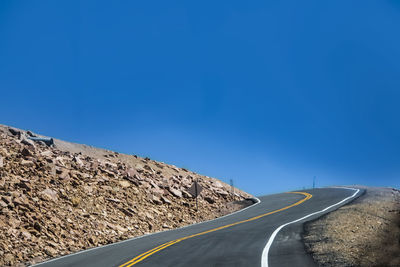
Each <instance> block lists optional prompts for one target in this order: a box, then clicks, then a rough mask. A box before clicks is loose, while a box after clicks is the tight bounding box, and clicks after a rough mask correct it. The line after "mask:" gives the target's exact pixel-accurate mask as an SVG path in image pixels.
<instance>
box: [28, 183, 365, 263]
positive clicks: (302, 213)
mask: <svg viewBox="0 0 400 267" xmlns="http://www.w3.org/2000/svg"><path fill="white" fill-rule="evenodd" d="M362 193H363V191H362V190H358V189H349V188H348V189H345V188H320V189H312V190H303V191H297V192H289V193H282V194H274V195H267V196H263V197H259V200H260V201H259V203H257V204H254V205H252V206H250V207H248V208H247V209H245V210H242V211H240V212H236V213H234V214H231V215H228V216H225V217H222V218H219V219H216V220H212V221H208V222H204V223H200V224H195V225H191V226H188V227H184V228H180V229H175V230H170V231H165V232H160V233H156V234H151V235H146V236H143V237H139V238H135V239H130V240H127V241H122V242H119V243H115V244H112V245H107V246H103V247H99V248H95V249H90V250H86V251H82V252H79V253H75V254H72V255H68V256H64V257H60V258H56V259H53V260H50V261H47V262H44V263H41V264H37V265H35V266H40V267H45V266H46V267H47V266H60V267H61V266H87V267H89V266H96V267H101V266H120V267H130V266H135V267H136V266H137V267H139V266H174V267H178V266H190V267H197V266H199V267H204V266H262V267H268V266H269V267H275V266H279V267H282V266H316V265H315V263H314V262H313V260H312V258H311V256H310V255H308V254H307V253H306V252H305V249H304V245H303V243H302V240H301V232H302V229H303V223H304V222H305V221H308V220H313V219H315V218H317V217H319V216H321V215H323V214H325V213H327V212H330V211H332V210H335V209H337V208H339V207H340V206H342V205H344V204H346V203H348V202H350V201H352V200H353V199H354V198H356V197H358V196H359V195H361V194H362Z"/></svg>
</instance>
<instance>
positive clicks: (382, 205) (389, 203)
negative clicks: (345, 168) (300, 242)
mask: <svg viewBox="0 0 400 267" xmlns="http://www.w3.org/2000/svg"><path fill="white" fill-rule="evenodd" d="M364 189H366V192H365V194H364V195H363V196H361V197H360V198H358V199H356V200H355V201H354V202H352V203H351V204H349V205H346V206H344V207H341V208H340V209H338V210H337V211H334V212H332V213H329V214H328V215H326V216H324V217H322V218H321V219H318V220H316V221H314V222H310V223H308V224H306V226H305V234H304V241H305V245H306V248H307V249H308V251H309V252H310V253H311V254H312V255H313V257H314V259H315V261H316V262H317V263H318V264H319V265H320V266H393V267H394V266H400V191H399V190H396V189H393V188H373V187H366V188H365V187H364Z"/></svg>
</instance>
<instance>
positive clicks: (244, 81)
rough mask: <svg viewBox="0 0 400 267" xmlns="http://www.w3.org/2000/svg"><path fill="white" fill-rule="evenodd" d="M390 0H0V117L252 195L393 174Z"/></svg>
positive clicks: (396, 97)
mask: <svg viewBox="0 0 400 267" xmlns="http://www.w3.org/2000/svg"><path fill="white" fill-rule="evenodd" d="M399 29H400V2H398V1H383V0H382V1H265V0H264V1H248V2H246V3H244V2H243V1H233V0H230V1H201V3H195V2H193V1H1V2H0V36H1V41H0V95H1V100H0V103H1V105H0V114H1V117H0V123H2V124H7V125H12V126H15V127H19V128H24V129H31V130H33V131H36V132H39V133H43V134H47V135H50V136H54V137H56V138H60V139H64V140H68V141H73V142H78V143H85V144H90V145H94V146H98V147H104V148H108V149H112V150H116V151H119V152H123V153H128V154H138V155H141V156H149V157H151V158H152V159H155V160H160V161H164V162H167V163H171V164H175V165H178V166H182V167H186V168H189V169H191V170H194V171H197V172H199V173H202V174H205V175H209V176H214V177H217V178H220V179H221V180H223V181H228V182H229V179H233V180H234V182H235V184H236V185H237V186H238V187H240V188H242V189H244V190H246V191H248V192H250V193H253V194H256V195H260V194H266V193H272V192H280V191H286V190H293V189H298V188H303V187H311V186H312V177H313V176H316V177H317V186H327V185H335V184H336V185H339V184H346V185H347V184H365V185H373V186H393V187H400V179H399V176H400V120H399V115H400V34H399Z"/></svg>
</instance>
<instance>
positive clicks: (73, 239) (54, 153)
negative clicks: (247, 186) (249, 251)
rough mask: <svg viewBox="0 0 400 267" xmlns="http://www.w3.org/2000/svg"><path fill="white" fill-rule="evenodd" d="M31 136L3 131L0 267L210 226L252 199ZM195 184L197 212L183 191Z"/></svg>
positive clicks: (183, 175)
mask: <svg viewBox="0 0 400 267" xmlns="http://www.w3.org/2000/svg"><path fill="white" fill-rule="evenodd" d="M30 136H34V135H33V134H32V133H30V132H26V131H22V130H19V129H15V128H10V127H7V126H2V125H0V265H17V264H18V265H25V264H27V263H34V262H39V261H42V260H44V259H46V258H51V257H55V256H59V255H64V254H69V253H72V252H75V251H79V250H82V249H86V248H90V247H93V246H99V245H103V244H108V243H112V242H116V241H119V240H123V239H127V238H131V237H134V236H138V235H143V234H146V233H150V232H155V231H162V230H166V229H171V228H176V227H181V226H184V225H187V224H191V223H195V222H198V221H204V220H209V219H213V218H216V217H218V216H221V215H224V214H226V213H228V212H231V211H233V210H235V209H239V208H241V207H242V206H241V205H240V202H238V201H239V200H243V199H245V198H249V197H251V196H250V195H249V194H247V193H245V192H242V191H240V190H237V189H235V193H234V194H231V189H230V187H229V186H228V185H227V184H224V183H222V182H221V181H219V180H217V179H213V178H210V177H207V176H202V175H199V174H196V173H193V172H190V171H188V170H186V169H182V168H177V167H175V166H173V165H167V164H165V163H162V162H156V161H153V160H150V159H148V158H146V159H143V158H140V157H137V156H131V155H124V154H118V153H115V152H112V151H108V150H103V149H97V148H93V147H89V146H85V145H79V144H73V143H68V142H63V141H61V140H55V141H54V143H55V145H54V146H48V145H46V144H45V143H43V142H36V141H32V140H30V139H29V137H30ZM39 137H40V136H39ZM195 180H197V181H198V183H199V184H200V185H201V186H202V187H203V191H202V192H201V195H200V196H199V198H198V200H199V211H198V212H196V209H195V200H194V199H193V197H192V196H191V194H190V193H189V192H188V191H189V187H190V186H191V185H192V184H193V182H194V181H195ZM234 200H236V203H237V204H236V205H233V204H232V203H233V201H234Z"/></svg>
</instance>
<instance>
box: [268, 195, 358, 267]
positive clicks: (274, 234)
mask: <svg viewBox="0 0 400 267" xmlns="http://www.w3.org/2000/svg"><path fill="white" fill-rule="evenodd" d="M341 188H342V189H348V190H354V191H356V192H355V193H354V194H353V195H351V196H349V197H346V198H345V199H343V200H341V201H339V202H338V203H336V204H333V205H331V206H329V207H327V208H325V209H323V210H320V211H317V212H314V213H311V214H308V215H306V216H304V217H302V218H300V219H297V220H294V221H291V222H288V223H285V224H282V225H281V226H279V227H278V228H276V230H275V231H274V232H273V233H272V235H271V237H270V238H269V239H268V242H267V245H265V247H264V249H263V252H262V255H261V267H268V253H269V249H270V248H271V245H272V242H274V239H275V237H276V235H277V234H278V232H279V231H280V230H281V229H282V228H283V227H285V226H287V225H289V224H293V223H296V222H299V221H301V220H304V219H307V218H308V217H311V216H313V215H316V214H318V213H322V212H325V211H327V210H329V209H330V208H333V207H335V206H337V205H340V204H342V203H343V202H345V201H347V200H349V199H351V198H353V197H355V196H356V195H357V194H358V192H360V189H354V188H346V187H341Z"/></svg>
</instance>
